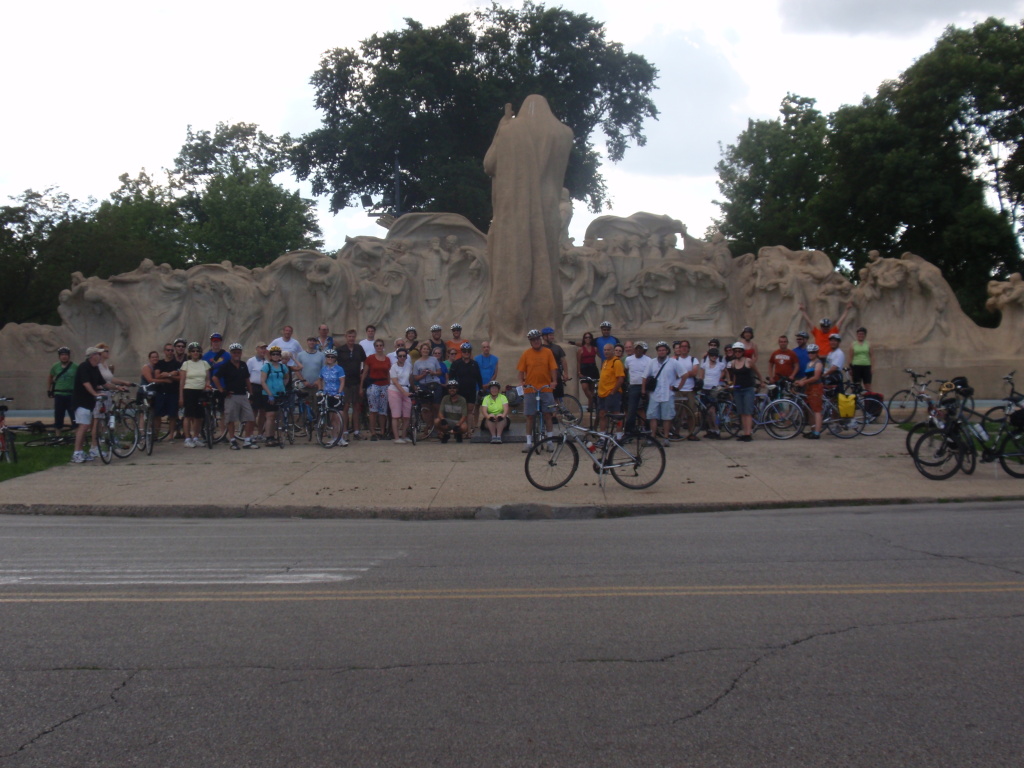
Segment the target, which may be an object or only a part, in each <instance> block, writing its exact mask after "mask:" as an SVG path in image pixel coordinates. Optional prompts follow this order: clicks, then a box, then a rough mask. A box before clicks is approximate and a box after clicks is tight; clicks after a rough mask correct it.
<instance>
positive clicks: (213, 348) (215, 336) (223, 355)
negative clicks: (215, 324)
mask: <svg viewBox="0 0 1024 768" xmlns="http://www.w3.org/2000/svg"><path fill="white" fill-rule="evenodd" d="M230 359H231V356H230V355H229V354H228V351H227V350H226V349H224V337H223V336H221V335H220V334H219V333H212V334H210V349H209V350H207V352H206V354H204V355H203V360H205V361H206V362H208V363H209V364H210V368H211V369H213V368H216V367H217V366H218V365H220V364H221V363H226V362H227V361H228V360H230Z"/></svg>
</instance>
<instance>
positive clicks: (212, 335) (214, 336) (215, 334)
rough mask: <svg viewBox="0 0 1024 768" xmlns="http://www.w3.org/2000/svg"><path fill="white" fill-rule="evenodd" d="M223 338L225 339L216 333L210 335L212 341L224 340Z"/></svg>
mask: <svg viewBox="0 0 1024 768" xmlns="http://www.w3.org/2000/svg"><path fill="white" fill-rule="evenodd" d="M223 338H224V337H223V336H222V335H221V334H219V333H217V332H216V331H214V332H213V333H211V334H210V339H211V340H212V339H223Z"/></svg>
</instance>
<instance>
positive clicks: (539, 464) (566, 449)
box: [526, 437, 580, 491]
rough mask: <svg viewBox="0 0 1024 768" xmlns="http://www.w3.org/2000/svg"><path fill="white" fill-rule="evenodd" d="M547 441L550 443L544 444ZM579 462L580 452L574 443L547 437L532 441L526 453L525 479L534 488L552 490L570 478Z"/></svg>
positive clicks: (559, 438)
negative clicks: (531, 445) (537, 441)
mask: <svg viewBox="0 0 1024 768" xmlns="http://www.w3.org/2000/svg"><path fill="white" fill-rule="evenodd" d="M548 443H549V444H550V445H546V444H548ZM549 451H550V453H549ZM579 464H580V454H579V451H578V450H576V444H575V443H572V442H569V441H568V440H563V439H562V438H561V437H549V438H547V439H545V440H542V441H540V442H539V443H534V444H533V448H531V449H530V452H529V453H528V454H526V479H527V480H529V481H530V484H531V485H532V486H533V487H534V488H539V489H540V490H542V491H553V490H555V489H556V488H561V487H562V486H563V485H565V484H566V483H568V482H569V480H570V479H572V476H573V475H575V474H576V468H577V467H578V466H579Z"/></svg>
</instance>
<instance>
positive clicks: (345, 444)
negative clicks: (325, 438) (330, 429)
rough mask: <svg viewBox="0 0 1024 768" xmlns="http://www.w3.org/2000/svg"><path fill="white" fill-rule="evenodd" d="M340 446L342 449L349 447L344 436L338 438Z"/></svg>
mask: <svg viewBox="0 0 1024 768" xmlns="http://www.w3.org/2000/svg"><path fill="white" fill-rule="evenodd" d="M338 445H340V446H342V447H347V446H348V440H346V439H345V436H344V435H342V436H341V437H339V438H338Z"/></svg>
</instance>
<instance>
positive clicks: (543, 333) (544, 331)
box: [540, 325, 555, 336]
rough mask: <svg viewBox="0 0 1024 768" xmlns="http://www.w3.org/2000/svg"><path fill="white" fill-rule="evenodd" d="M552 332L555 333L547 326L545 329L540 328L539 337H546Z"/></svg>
mask: <svg viewBox="0 0 1024 768" xmlns="http://www.w3.org/2000/svg"><path fill="white" fill-rule="evenodd" d="M554 332H555V329H554V328H552V327H551V326H550V325H549V326H547V327H546V328H542V329H541V331H540V334H541V336H547V335H548V334H549V333H554Z"/></svg>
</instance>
